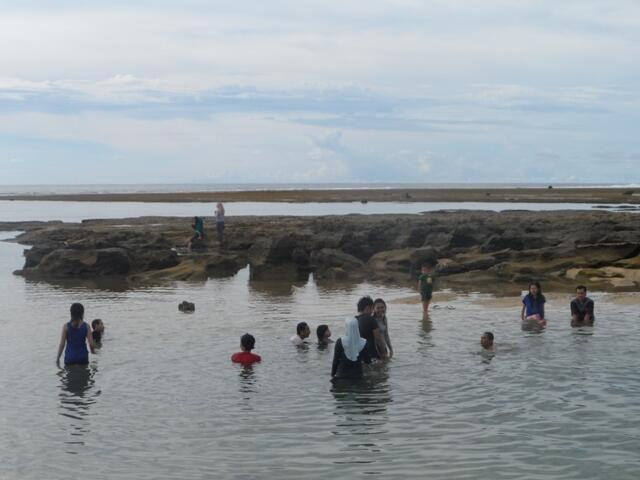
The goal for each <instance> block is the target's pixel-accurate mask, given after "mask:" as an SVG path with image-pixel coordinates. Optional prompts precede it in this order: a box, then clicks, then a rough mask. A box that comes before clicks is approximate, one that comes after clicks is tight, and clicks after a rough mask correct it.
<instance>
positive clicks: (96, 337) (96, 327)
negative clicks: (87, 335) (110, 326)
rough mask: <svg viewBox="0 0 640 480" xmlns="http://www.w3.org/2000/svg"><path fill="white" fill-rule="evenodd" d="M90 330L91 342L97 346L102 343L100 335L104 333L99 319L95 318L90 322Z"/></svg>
mask: <svg viewBox="0 0 640 480" xmlns="http://www.w3.org/2000/svg"><path fill="white" fill-rule="evenodd" d="M91 329H92V330H93V332H91V334H92V335H93V342H94V343H96V344H99V343H101V342H102V334H103V333H104V323H103V322H102V320H100V319H99V318H96V319H95V320H93V321H92V322H91Z"/></svg>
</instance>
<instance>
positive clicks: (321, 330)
mask: <svg viewBox="0 0 640 480" xmlns="http://www.w3.org/2000/svg"><path fill="white" fill-rule="evenodd" d="M327 330H329V325H324V324H322V325H318V328H316V335H318V341H319V342H323V341H324V334H325V333H327Z"/></svg>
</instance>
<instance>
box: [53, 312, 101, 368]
mask: <svg viewBox="0 0 640 480" xmlns="http://www.w3.org/2000/svg"><path fill="white" fill-rule="evenodd" d="M70 312H71V320H70V321H69V322H67V323H65V324H64V325H63V326H62V335H61V336H60V345H59V346H58V357H57V358H56V364H57V365H58V366H60V356H61V355H62V351H63V350H64V364H65V365H87V364H88V363H89V352H88V351H87V343H88V344H89V349H90V350H91V353H96V352H95V350H94V348H93V336H92V335H91V327H90V326H89V325H88V324H87V323H86V322H84V320H83V319H84V307H83V306H82V304H81V303H74V304H72V305H71V308H70Z"/></svg>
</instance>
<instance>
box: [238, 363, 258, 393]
mask: <svg viewBox="0 0 640 480" xmlns="http://www.w3.org/2000/svg"><path fill="white" fill-rule="evenodd" d="M238 379H239V380H240V395H242V397H243V398H244V399H245V400H249V399H250V398H251V396H252V394H254V393H256V392H257V391H258V389H257V383H258V378H257V377H256V373H255V371H254V369H253V365H240V372H239V374H238Z"/></svg>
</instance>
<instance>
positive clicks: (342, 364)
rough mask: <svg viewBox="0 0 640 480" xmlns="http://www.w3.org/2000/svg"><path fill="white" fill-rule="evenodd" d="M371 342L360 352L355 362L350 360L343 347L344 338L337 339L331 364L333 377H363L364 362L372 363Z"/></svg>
mask: <svg viewBox="0 0 640 480" xmlns="http://www.w3.org/2000/svg"><path fill="white" fill-rule="evenodd" d="M368 346H369V342H367V345H365V347H364V348H363V349H362V351H360V353H359V354H358V360H356V361H355V362H354V361H352V360H349V359H348V358H347V356H346V355H345V354H344V348H343V347H342V339H341V338H339V339H338V340H337V341H336V345H335V347H334V349H333V364H332V365H331V376H332V377H333V378H362V362H364V363H371V357H370V356H369V349H368V348H367V347H368Z"/></svg>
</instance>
